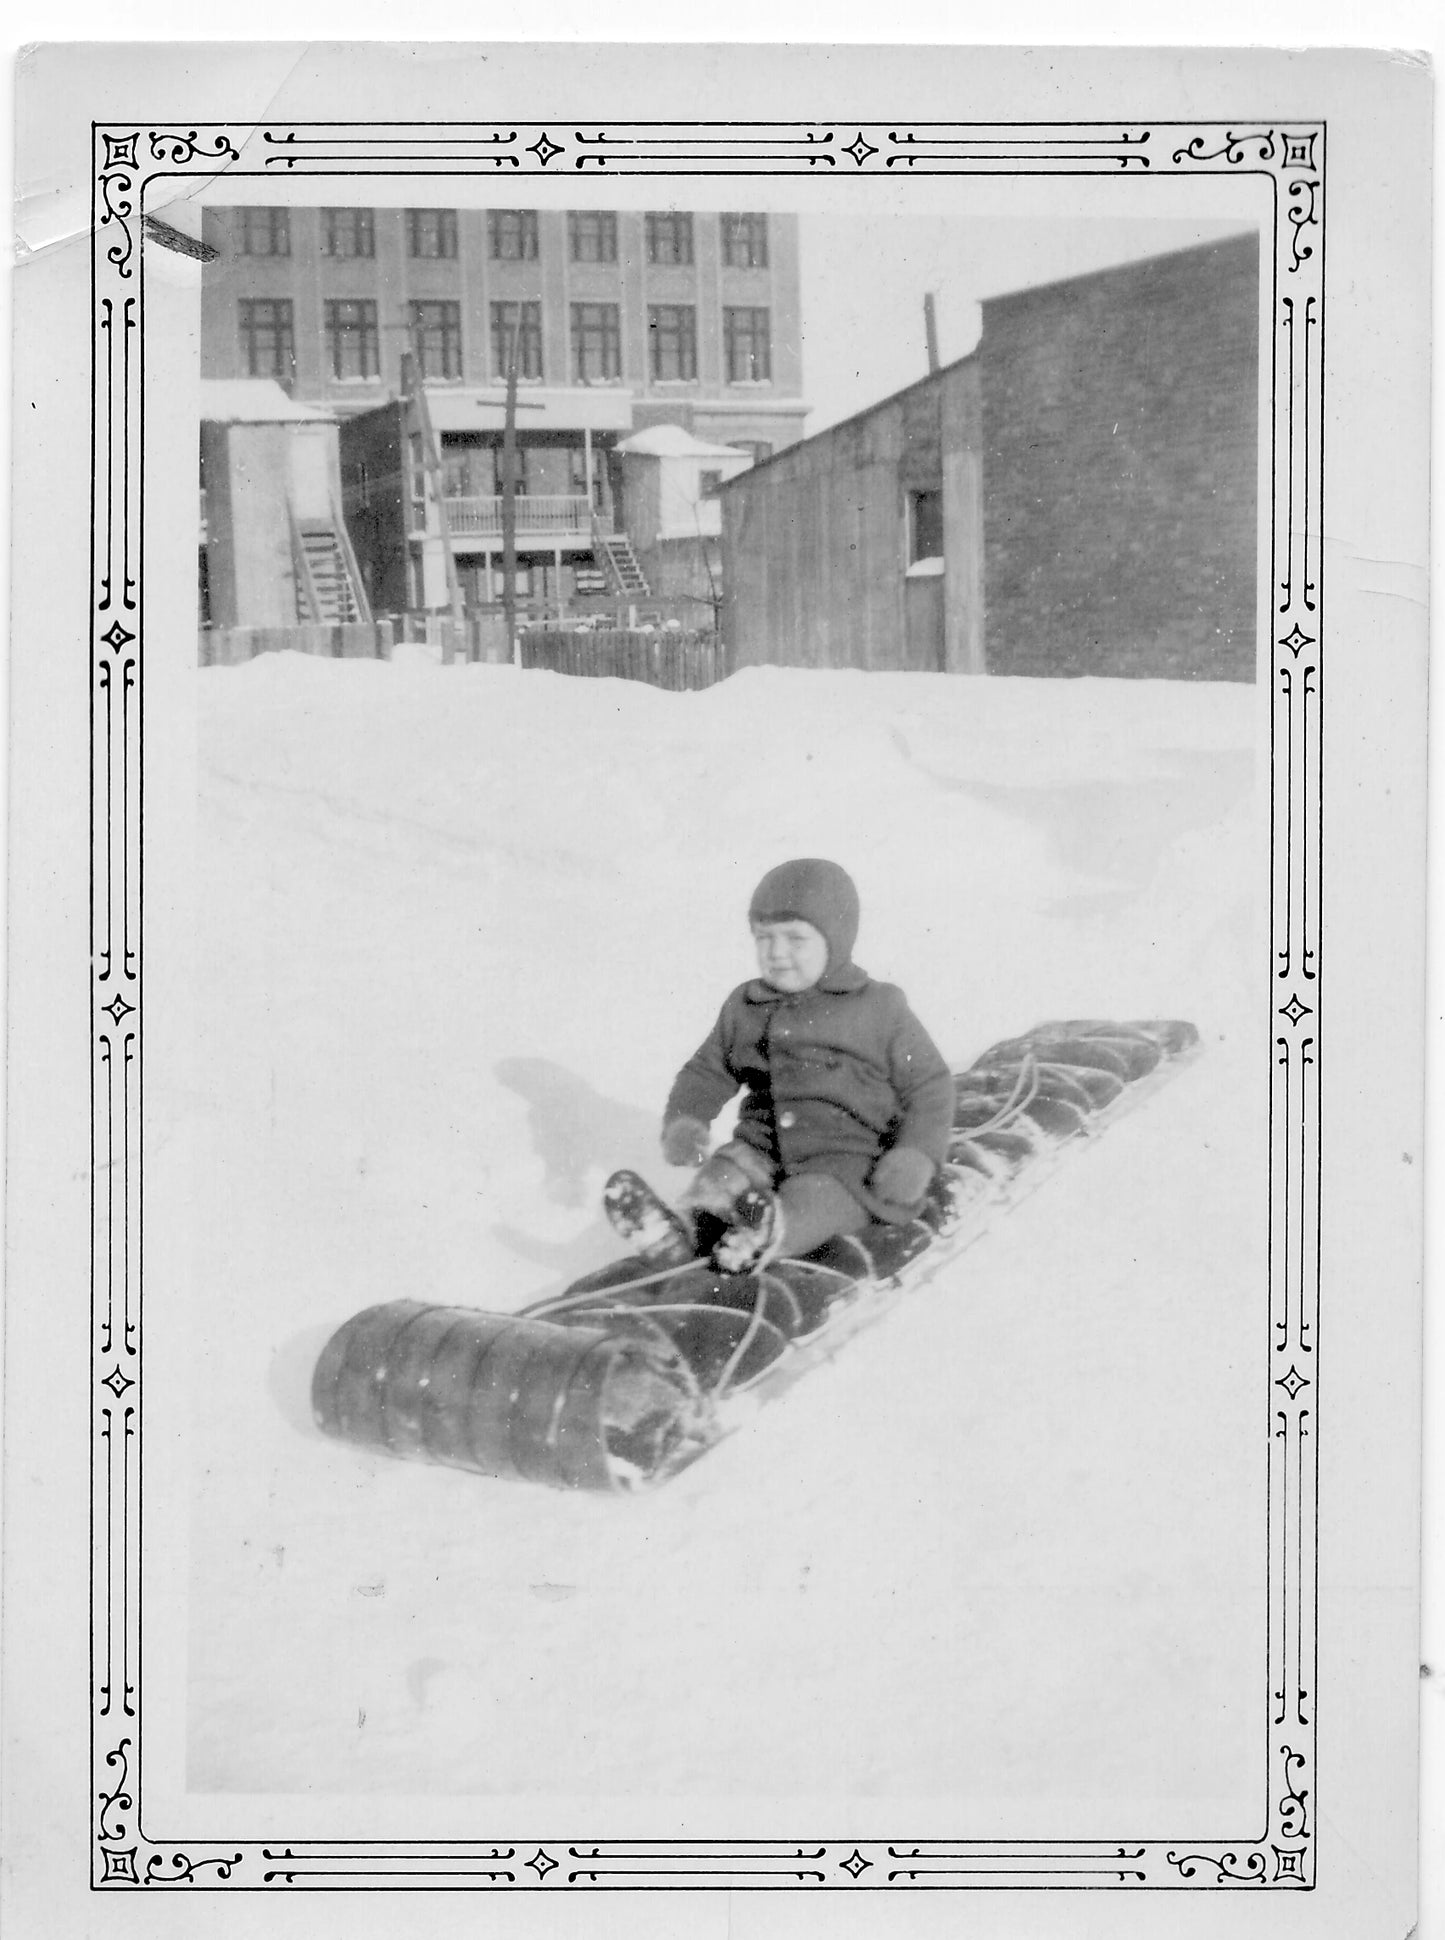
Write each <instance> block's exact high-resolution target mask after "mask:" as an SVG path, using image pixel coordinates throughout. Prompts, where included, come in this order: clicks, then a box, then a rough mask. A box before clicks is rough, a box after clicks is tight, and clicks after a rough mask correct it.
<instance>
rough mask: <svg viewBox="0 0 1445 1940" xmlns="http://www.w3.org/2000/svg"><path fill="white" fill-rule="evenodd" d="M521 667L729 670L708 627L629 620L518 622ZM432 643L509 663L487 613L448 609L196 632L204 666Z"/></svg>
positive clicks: (689, 677) (657, 683)
mask: <svg viewBox="0 0 1445 1940" xmlns="http://www.w3.org/2000/svg"><path fill="white" fill-rule="evenodd" d="M518 639H519V641H520V653H519V656H518V657H519V659H520V662H521V664H522V666H523V667H538V668H542V669H544V670H546V671H547V672H550V673H555V674H582V675H584V676H591V677H593V678H606V677H609V676H610V677H611V678H612V679H614V680H641V681H645V682H646V683H647V684H648V685H649V686H651V687H665V688H670V689H671V690H672V691H673V692H674V693H693V692H695V691H696V690H697V689H699V688H702V687H711V686H713V685H714V683H715V682H717V681H719V680H721V679H722V678H723V675H724V674H725V673H726V672H727V668H726V665H725V662H724V658H723V650H722V647H721V646H720V645H719V643H718V640H717V638H716V636H715V635H713V634H707V633H705V634H697V633H676V632H666V631H659V632H646V633H644V632H643V631H641V629H639V628H628V627H608V628H605V629H604V628H601V627H556V628H553V627H536V626H533V627H524V628H523V629H522V631H521V633H520V634H519V635H518ZM408 642H410V643H415V644H425V645H427V646H430V647H433V648H435V649H437V651H438V654H439V657H440V659H441V661H442V663H443V665H447V666H450V665H453V664H455V663H457V662H461V661H485V662H488V663H490V664H492V665H495V666H509V665H510V664H511V662H512V655H511V653H510V652H509V651H508V649H507V636H506V630H505V627H504V626H503V624H502V622H501V620H500V619H499V618H498V617H497V616H495V615H492V614H480V615H477V616H476V617H473V618H468V619H464V620H454V619H452V618H451V617H450V616H449V615H447V614H441V613H428V614H401V615H399V616H398V617H397V618H396V619H395V620H367V621H362V620H356V621H350V622H347V623H346V624H344V625H320V624H314V625H301V626H230V627H221V626H208V627H202V628H201V633H200V651H199V655H198V658H199V661H200V664H201V666H203V667H235V666H239V665H240V664H241V663H242V662H243V661H246V660H254V659H255V658H256V656H257V655H258V654H263V653H309V654H316V655H319V656H321V657H322V658H324V659H328V660H390V658H391V656H392V650H393V648H394V647H396V646H398V645H402V644H404V643H408Z"/></svg>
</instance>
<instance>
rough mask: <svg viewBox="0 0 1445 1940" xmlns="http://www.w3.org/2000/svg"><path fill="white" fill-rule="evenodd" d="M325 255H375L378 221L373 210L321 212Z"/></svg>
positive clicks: (322, 250)
mask: <svg viewBox="0 0 1445 1940" xmlns="http://www.w3.org/2000/svg"><path fill="white" fill-rule="evenodd" d="M321 254H322V255H323V256H374V255H375V254H376V224H375V221H374V220H373V218H372V213H371V210H370V209H323V210H322V211H321Z"/></svg>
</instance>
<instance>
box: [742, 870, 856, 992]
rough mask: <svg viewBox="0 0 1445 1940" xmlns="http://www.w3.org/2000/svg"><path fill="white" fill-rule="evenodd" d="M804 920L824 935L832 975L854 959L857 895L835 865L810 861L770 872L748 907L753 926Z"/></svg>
mask: <svg viewBox="0 0 1445 1940" xmlns="http://www.w3.org/2000/svg"><path fill="white" fill-rule="evenodd" d="M790 917H791V918H794V919H801V920H802V921H803V922H805V923H811V924H812V925H813V928H814V929H815V930H819V931H821V933H822V935H823V936H824V937H825V938H826V939H827V943H828V969H829V971H834V970H841V969H842V968H843V966H844V965H845V964H846V963H847V962H848V961H849V959H850V958H851V956H852V954H853V944H854V941H855V939H856V937H857V935H858V891H857V890H856V889H855V888H854V886H853V878H852V877H851V876H850V875H849V874H848V872H847V870H846V869H840V868H839V867H838V864H837V863H836V862H823V861H820V860H819V859H818V858H817V857H815V856H808V857H805V858H803V859H802V860H800V861H797V862H781V863H779V864H778V866H777V868H776V869H770V870H769V871H768V873H767V874H766V875H765V876H764V877H763V879H762V881H761V882H760V883H759V884H758V886H757V888H756V889H755V890H754V891H753V900H752V902H751V903H750V904H749V906H748V920H749V922H752V923H781V922H784V921H786V920H787V919H788V918H790Z"/></svg>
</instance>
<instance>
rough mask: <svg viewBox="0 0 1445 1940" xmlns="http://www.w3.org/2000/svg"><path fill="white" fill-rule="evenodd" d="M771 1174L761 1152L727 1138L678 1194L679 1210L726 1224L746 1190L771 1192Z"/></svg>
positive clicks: (738, 1140) (772, 1176)
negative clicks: (700, 1214)
mask: <svg viewBox="0 0 1445 1940" xmlns="http://www.w3.org/2000/svg"><path fill="white" fill-rule="evenodd" d="M773 1178H774V1172H773V1168H772V1166H771V1165H769V1164H768V1161H767V1160H766V1159H765V1158H764V1157H763V1155H762V1153H761V1152H755V1151H754V1150H753V1148H752V1146H750V1145H745V1144H743V1142H742V1140H741V1139H729V1141H728V1143H727V1144H726V1145H720V1146H719V1147H718V1149H717V1150H716V1151H715V1152H714V1153H713V1154H712V1156H711V1158H708V1159H705V1160H704V1161H703V1163H702V1165H701V1166H700V1167H699V1169H698V1170H697V1172H696V1173H694V1175H693V1177H692V1180H691V1182H690V1183H689V1185H688V1186H687V1188H686V1189H685V1191H683V1192H682V1193H680V1194H679V1195H678V1200H677V1204H678V1209H679V1211H681V1212H684V1213H691V1214H697V1213H710V1214H712V1216H713V1217H714V1218H715V1219H721V1220H724V1221H726V1219H727V1218H728V1216H729V1215H730V1213H731V1212H732V1209H733V1207H734V1206H735V1205H736V1204H737V1201H738V1199H739V1197H740V1195H741V1194H742V1193H744V1192H746V1191H747V1190H748V1189H749V1187H752V1188H753V1189H755V1190H759V1191H763V1192H767V1191H770V1190H771V1188H772V1184H773Z"/></svg>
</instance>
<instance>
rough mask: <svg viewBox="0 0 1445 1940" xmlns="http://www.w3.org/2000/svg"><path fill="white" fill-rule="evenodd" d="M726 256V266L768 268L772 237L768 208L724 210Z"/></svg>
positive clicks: (723, 257) (723, 243) (723, 224)
mask: <svg viewBox="0 0 1445 1940" xmlns="http://www.w3.org/2000/svg"><path fill="white" fill-rule="evenodd" d="M720 220H721V224H722V259H723V267H724V268H725V269H767V268H769V267H770V264H769V261H768V250H769V237H768V217H767V211H766V210H763V209H733V210H727V211H724V213H723V215H722V217H721V218H720Z"/></svg>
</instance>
